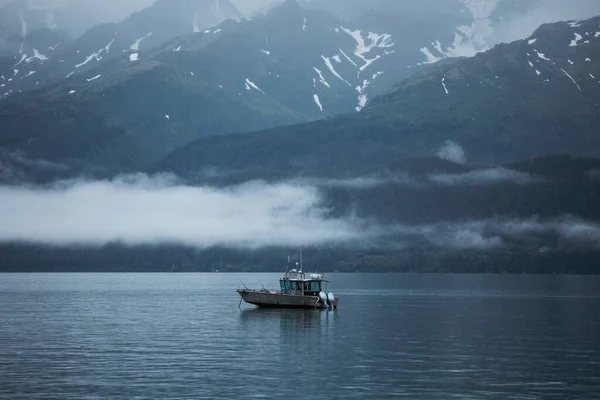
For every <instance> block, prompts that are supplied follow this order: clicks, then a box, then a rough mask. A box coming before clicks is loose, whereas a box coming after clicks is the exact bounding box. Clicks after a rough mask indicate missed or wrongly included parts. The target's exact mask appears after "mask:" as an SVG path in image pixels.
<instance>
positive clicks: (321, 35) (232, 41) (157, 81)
mask: <svg viewBox="0 0 600 400" xmlns="http://www.w3.org/2000/svg"><path fill="white" fill-rule="evenodd" d="M157 4H158V3H157ZM96 29H97V30H98V32H99V33H98V36H102V33H103V32H104V33H106V31H105V30H103V28H102V26H100V27H98V28H95V29H94V30H92V31H90V32H88V34H86V35H84V36H83V37H82V38H80V39H78V40H77V41H76V42H75V43H74V44H73V45H72V46H70V47H71V48H76V47H77V44H78V43H81V41H82V40H84V39H85V38H87V37H88V36H91V35H92V33H93V32H95V31H96ZM118 37H119V35H117V38H118ZM144 41H145V40H144ZM144 41H142V42H144ZM97 42H98V43H102V47H99V50H96V51H95V52H94V53H93V54H92V55H90V56H87V57H86V58H85V60H84V61H81V57H80V58H79V59H78V60H79V62H80V64H82V63H83V64H85V66H86V67H88V64H89V69H88V70H83V65H81V68H77V65H75V66H73V63H74V62H76V61H75V60H74V59H67V58H66V57H65V56H64V53H61V55H56V56H55V57H54V58H53V59H58V60H59V61H61V60H62V61H64V63H59V64H58V65H60V64H64V66H61V67H60V68H61V69H56V71H59V72H60V73H64V71H66V70H67V69H71V71H70V72H69V73H67V74H66V75H68V77H66V78H65V79H62V80H60V81H57V82H55V83H45V84H44V82H42V83H40V84H39V88H38V89H35V90H30V91H28V92H25V91H24V92H23V93H16V94H15V92H14V91H13V95H12V96H11V97H8V98H6V99H5V100H4V101H2V102H1V103H0V121H1V123H2V124H3V127H4V129H3V132H2V134H0V146H3V147H5V148H7V149H9V150H14V151H20V152H22V153H23V155H25V156H28V157H32V158H34V159H38V158H42V159H45V160H47V161H51V162H59V163H60V162H85V163H89V164H90V165H94V166H98V167H101V168H105V167H107V168H112V169H117V170H119V169H125V170H129V169H141V168H146V167H148V166H150V165H151V164H153V163H155V162H156V161H158V160H160V159H161V158H162V157H163V156H165V155H166V154H167V153H168V152H169V151H170V150H173V149H174V148H176V147H178V146H181V145H184V144H187V143H189V142H191V141H193V140H194V139H197V138H198V137H203V136H207V135H214V134H226V133H236V132H247V131H251V130H259V129H264V128H267V127H273V126H276V125H284V124H292V123H299V122H303V121H310V120H316V119H319V118H324V117H327V116H333V115H337V114H341V113H344V112H350V111H356V110H360V109H361V108H362V107H363V106H364V105H365V103H366V101H367V98H368V93H369V92H368V88H369V83H370V82H373V81H376V80H377V79H378V77H379V76H380V75H382V71H381V70H380V69H379V64H380V62H381V61H382V60H383V59H385V58H386V57H387V56H389V55H390V53H391V52H392V51H393V50H392V49H393V46H394V42H393V39H392V38H391V37H389V35H385V34H381V35H379V34H376V33H369V34H366V33H363V32H362V31H361V30H359V29H351V28H346V27H341V26H340V24H339V22H338V21H337V20H335V19H334V18H332V17H331V16H330V15H328V14H326V13H324V12H321V11H306V10H303V9H302V8H300V7H299V6H298V4H297V3H296V2H295V1H287V2H286V3H284V4H283V5H281V6H279V7H277V8H275V9H273V10H272V11H271V12H270V13H269V14H267V15H265V16H262V17H259V18H256V19H253V20H238V21H233V20H227V21H224V22H222V23H221V24H219V25H218V26H216V27H213V28H210V29H206V30H204V31H202V32H197V33H191V34H189V35H185V36H181V37H178V38H175V39H172V40H170V41H168V42H167V43H165V44H163V45H161V46H158V47H155V48H152V49H148V50H144V49H142V48H141V47H140V48H138V47H137V46H134V47H135V48H131V45H130V44H131V42H130V41H127V42H122V43H127V44H129V45H130V46H129V48H128V49H127V50H126V51H123V50H121V49H120V47H118V46H117V47H115V44H116V43H117V42H116V39H115V42H112V39H110V37H107V36H105V37H104V38H103V39H102V40H98V41H97ZM88 47H89V46H88ZM107 49H109V50H110V54H112V52H113V51H114V52H116V53H117V54H118V55H116V56H114V57H110V58H106V59H104V58H102V57H104V54H105V53H107V52H109V50H107ZM83 54H85V53H83ZM100 58H102V59H101V60H99V61H98V59H100ZM86 61H89V62H88V63H86ZM45 65H46V68H48V69H51V68H58V67H56V65H57V63H50V62H49V63H47V64H45ZM67 66H69V68H67V69H65V68H66V67H67ZM21 73H23V72H19V74H18V75H17V76H21V75H20V74H21ZM40 75H44V74H40ZM35 76H36V78H35V79H40V78H39V75H38V74H37V73H36V74H35ZM46 76H48V73H46ZM15 79H16V77H15V78H13V81H14V80H15ZM8 83H9V82H7V83H6V84H7V86H8Z"/></svg>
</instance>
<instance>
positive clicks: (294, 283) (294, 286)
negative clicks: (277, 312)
mask: <svg viewBox="0 0 600 400" xmlns="http://www.w3.org/2000/svg"><path fill="white" fill-rule="evenodd" d="M292 290H296V282H292Z"/></svg>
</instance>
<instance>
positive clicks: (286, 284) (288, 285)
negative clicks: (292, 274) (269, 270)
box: [285, 281, 290, 290]
mask: <svg viewBox="0 0 600 400" xmlns="http://www.w3.org/2000/svg"><path fill="white" fill-rule="evenodd" d="M285 288H286V289H287V290H290V281H285Z"/></svg>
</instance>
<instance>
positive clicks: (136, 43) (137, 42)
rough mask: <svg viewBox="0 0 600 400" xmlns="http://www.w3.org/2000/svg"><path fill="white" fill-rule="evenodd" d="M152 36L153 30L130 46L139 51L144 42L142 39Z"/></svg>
mask: <svg viewBox="0 0 600 400" xmlns="http://www.w3.org/2000/svg"><path fill="white" fill-rule="evenodd" d="M150 36H152V32H150V33H148V34H147V35H146V36H142V37H141V38H139V39H138V40H136V41H135V42H134V43H133V44H132V45H131V46H130V47H129V48H130V49H131V50H134V51H138V50H139V49H140V43H142V40H144V39H147V38H149V37H150Z"/></svg>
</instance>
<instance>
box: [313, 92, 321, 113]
mask: <svg viewBox="0 0 600 400" xmlns="http://www.w3.org/2000/svg"><path fill="white" fill-rule="evenodd" d="M313 98H314V100H315V103H316V104H317V106H318V107H319V109H320V110H321V111H323V105H322V104H321V100H320V99H319V95H317V94H315V95H314V96H313Z"/></svg>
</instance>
